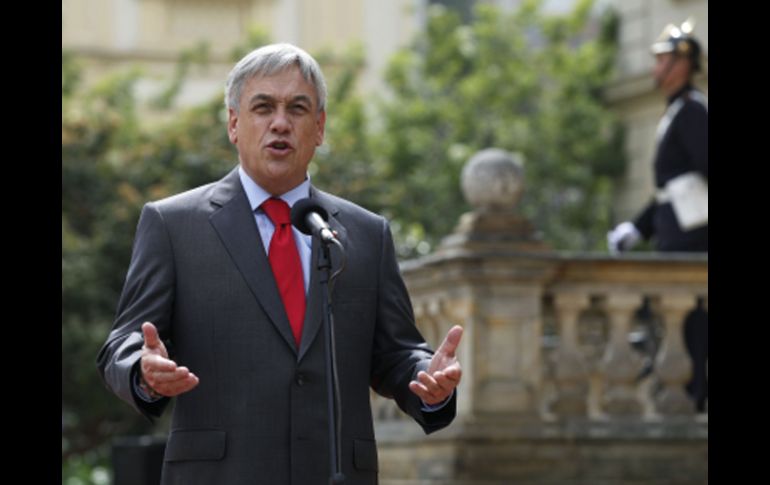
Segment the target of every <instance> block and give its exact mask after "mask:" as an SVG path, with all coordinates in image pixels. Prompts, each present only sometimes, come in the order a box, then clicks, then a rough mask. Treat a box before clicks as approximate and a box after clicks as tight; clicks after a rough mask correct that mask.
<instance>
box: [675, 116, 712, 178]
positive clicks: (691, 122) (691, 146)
mask: <svg viewBox="0 0 770 485" xmlns="http://www.w3.org/2000/svg"><path fill="white" fill-rule="evenodd" d="M678 118H680V119H679V120H677V121H679V122H678V123H677V136H678V139H679V140H680V141H681V143H682V148H683V149H684V152H685V155H686V156H687V158H688V160H689V161H690V163H691V165H692V168H693V169H694V170H696V171H698V172H700V173H701V174H702V175H703V176H704V177H706V179H708V176H709V145H708V139H709V115H708V111H707V110H706V108H705V107H704V106H703V105H702V104H700V103H698V102H695V101H688V102H687V103H685V105H684V107H682V111H681V112H680V113H679V116H678Z"/></svg>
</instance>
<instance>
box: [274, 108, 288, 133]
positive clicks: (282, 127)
mask: <svg viewBox="0 0 770 485" xmlns="http://www.w3.org/2000/svg"><path fill="white" fill-rule="evenodd" d="M290 128H291V124H290V123H289V118H288V116H286V110H285V109H283V108H278V109H277V110H276V111H275V116H274V117H273V120H272V122H271V123H270V131H272V132H273V133H285V132H287V131H289V129H290Z"/></svg>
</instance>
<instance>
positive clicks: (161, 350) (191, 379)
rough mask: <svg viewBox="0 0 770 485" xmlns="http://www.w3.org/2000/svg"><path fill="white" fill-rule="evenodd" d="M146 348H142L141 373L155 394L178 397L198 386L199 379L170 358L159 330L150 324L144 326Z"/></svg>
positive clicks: (145, 323)
mask: <svg viewBox="0 0 770 485" xmlns="http://www.w3.org/2000/svg"><path fill="white" fill-rule="evenodd" d="M142 334H143V335H144V346H143V347H142V360H141V372H142V377H143V378H144V380H145V382H146V383H147V384H148V385H149V386H150V387H151V388H152V390H153V391H155V393H157V394H160V395H162V396H167V397H171V396H176V395H179V394H182V393H185V392H187V391H189V390H191V389H193V388H194V387H195V386H197V385H198V382H199V380H198V377H197V376H195V375H194V374H193V373H192V372H190V371H189V370H188V369H187V367H179V366H177V365H176V362H174V361H173V360H171V359H169V358H168V352H167V351H166V346H165V345H163V342H162V341H161V340H160V337H159V336H158V329H156V328H155V325H153V324H152V323H150V322H144V323H143V324H142Z"/></svg>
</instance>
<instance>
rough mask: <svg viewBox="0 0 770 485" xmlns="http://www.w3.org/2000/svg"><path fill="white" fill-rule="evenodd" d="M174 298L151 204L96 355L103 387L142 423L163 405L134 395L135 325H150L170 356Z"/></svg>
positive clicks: (170, 266)
mask: <svg viewBox="0 0 770 485" xmlns="http://www.w3.org/2000/svg"><path fill="white" fill-rule="evenodd" d="M173 300H174V258H173V253H172V248H171V242H170V240H169V237H168V232H167V230H166V227H165V224H164V222H163V217H162V216H161V214H160V212H159V211H158V210H157V208H155V206H154V205H152V204H147V205H145V206H144V208H143V209H142V214H141V216H140V218H139V224H138V226H137V230H136V238H135V240H134V248H133V254H132V255H131V264H130V265H129V268H128V273H127V275H126V281H125V284H124V286H123V292H122V294H121V296H120V300H119V302H118V309H117V312H116V317H115V322H114V323H113V326H112V330H111V331H110V334H109V335H108V337H107V341H106V342H105V344H104V345H103V346H102V348H101V350H100V351H99V355H98V356H97V359H96V361H97V368H98V369H99V373H100V374H101V376H102V379H103V380H104V383H105V384H106V386H107V387H108V388H109V389H110V390H111V391H112V392H114V393H115V394H116V395H117V396H118V397H120V398H121V399H123V400H124V401H126V402H127V403H128V404H130V405H131V406H132V407H133V408H134V409H135V410H137V411H138V412H139V413H141V414H143V415H144V416H145V417H147V418H148V419H150V420H152V418H153V417H157V416H160V415H161V413H162V412H163V410H164V409H165V407H166V405H167V404H168V402H169V399H168V398H163V399H161V400H159V401H157V402H153V403H148V402H146V401H144V400H142V399H141V398H139V396H137V395H136V394H135V390H134V386H133V382H134V380H133V377H134V374H135V373H136V372H138V366H139V360H140V357H141V350H142V345H143V340H144V339H143V337H142V330H141V325H142V323H144V322H152V323H153V324H154V325H155V326H156V327H157V329H158V333H159V335H160V338H161V339H162V340H163V341H164V342H166V348H167V350H169V352H171V349H170V345H169V341H170V321H171V312H172V306H173Z"/></svg>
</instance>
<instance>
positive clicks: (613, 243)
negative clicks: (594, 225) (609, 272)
mask: <svg viewBox="0 0 770 485" xmlns="http://www.w3.org/2000/svg"><path fill="white" fill-rule="evenodd" d="M641 239H642V235H641V233H639V229H637V228H636V226H635V225H634V224H633V223H632V222H622V223H620V224H618V226H617V227H616V228H615V229H613V230H611V231H610V232H608V233H607V247H608V248H609V250H610V254H612V255H613V256H617V255H618V254H620V253H621V252H623V251H628V250H629V249H631V248H632V247H634V246H636V245H637V243H639V241H641Z"/></svg>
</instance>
